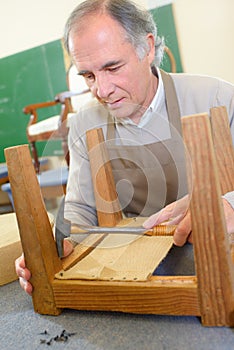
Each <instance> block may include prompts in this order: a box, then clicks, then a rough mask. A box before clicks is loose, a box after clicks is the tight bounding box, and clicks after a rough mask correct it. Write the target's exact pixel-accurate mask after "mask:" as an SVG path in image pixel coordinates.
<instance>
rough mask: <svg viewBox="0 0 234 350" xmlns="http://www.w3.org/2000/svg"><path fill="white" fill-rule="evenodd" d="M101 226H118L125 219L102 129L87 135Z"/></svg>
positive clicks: (94, 130) (91, 131)
mask: <svg viewBox="0 0 234 350" xmlns="http://www.w3.org/2000/svg"><path fill="white" fill-rule="evenodd" d="M86 137H87V146H88V151H89V159H90V163H91V164H92V166H91V173H92V180H93V185H94V195H95V201H96V207H97V217H98V223H99V226H116V225H117V224H118V223H119V222H120V221H121V220H122V218H123V215H122V211H121V209H120V204H119V200H118V196H117V192H116V188H115V182H114V176H113V173H112V168H111V163H110V160H109V155H108V153H107V152H108V151H107V149H106V146H105V141H104V137H103V133H102V129H93V130H89V131H87V133H86Z"/></svg>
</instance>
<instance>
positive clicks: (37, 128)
mask: <svg viewBox="0 0 234 350" xmlns="http://www.w3.org/2000/svg"><path fill="white" fill-rule="evenodd" d="M91 99H93V96H92V94H91V93H86V94H82V95H74V96H73V97H72V98H71V100H72V106H73V109H74V110H76V109H77V108H75V107H77V106H78V107H80V106H82V105H84V104H85V103H86V102H88V101H90V100H91ZM75 114H76V113H75V112H74V113H68V114H67V120H66V126H67V127H68V128H69V126H70V119H71V117H72V116H73V115H75ZM60 118H61V117H60V115H54V116H51V117H49V118H47V119H44V120H42V121H40V122H38V123H35V124H32V125H30V126H29V127H28V134H29V135H30V136H35V135H40V134H42V133H45V132H53V131H57V130H58V129H59V121H60Z"/></svg>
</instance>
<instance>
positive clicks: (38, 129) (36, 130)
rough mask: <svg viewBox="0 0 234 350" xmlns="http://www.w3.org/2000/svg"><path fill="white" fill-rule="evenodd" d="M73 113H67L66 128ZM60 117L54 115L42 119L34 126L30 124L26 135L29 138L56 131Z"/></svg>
mask: <svg viewBox="0 0 234 350" xmlns="http://www.w3.org/2000/svg"><path fill="white" fill-rule="evenodd" d="M74 114H75V113H68V115H67V121H66V123H67V127H69V119H70V118H71V117H72V116H73V115H74ZM59 120H60V115H55V116H53V117H50V118H47V119H44V120H42V121H40V122H38V123H36V124H32V125H30V126H29V127H28V134H29V135H30V136H35V135H39V134H42V133H44V132H48V131H50V132H51V131H57V130H58V128H59Z"/></svg>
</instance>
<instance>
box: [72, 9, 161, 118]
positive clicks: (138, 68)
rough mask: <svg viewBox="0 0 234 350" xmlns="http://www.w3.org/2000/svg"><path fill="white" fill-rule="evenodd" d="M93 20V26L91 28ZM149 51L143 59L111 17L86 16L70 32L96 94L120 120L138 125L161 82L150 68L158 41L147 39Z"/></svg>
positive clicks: (79, 64) (78, 59)
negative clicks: (128, 120)
mask: <svg viewBox="0 0 234 350" xmlns="http://www.w3.org/2000/svg"><path fill="white" fill-rule="evenodd" d="M89 19H91V20H92V24H91V25H89ZM147 41H148V44H149V51H148V52H147V53H146V55H145V57H144V58H143V59H141V60H140V59H139V58H138V56H137V54H136V51H135V48H134V47H133V46H132V45H131V44H130V43H129V42H128V41H127V40H126V37H125V31H124V30H123V29H122V27H121V26H120V25H119V24H118V22H116V21H115V20H113V19H112V18H111V17H109V16H107V15H99V16H98V15H96V17H95V21H94V19H93V17H89V16H88V17H86V18H85V20H83V22H82V23H81V24H79V27H78V30H77V29H76V30H73V31H71V33H70V40H69V47H70V52H71V55H72V57H73V60H74V62H75V65H76V67H77V69H78V72H79V74H81V75H83V77H84V78H85V80H86V83H87V85H88V87H89V88H90V90H91V92H92V93H93V95H94V96H95V97H96V98H97V99H98V100H99V101H100V102H101V103H103V104H104V105H105V106H106V108H107V109H108V110H109V111H110V112H111V114H112V115H114V116H115V117H117V118H123V117H129V118H131V119H132V120H133V121H134V122H136V123H138V122H139V119H140V117H141V116H142V114H143V112H144V110H145V108H147V107H148V106H149V104H150V102H151V101H152V98H153V96H154V94H155V91H156V84H157V80H156V78H155V77H154V76H153V74H152V72H151V68H150V65H151V63H152V61H153V58H154V39H153V37H152V36H151V35H150V34H149V35H148V36H147Z"/></svg>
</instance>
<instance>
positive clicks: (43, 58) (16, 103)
mask: <svg viewBox="0 0 234 350" xmlns="http://www.w3.org/2000/svg"><path fill="white" fill-rule="evenodd" d="M63 62H64V60H63V51H62V46H61V41H60V40H56V41H53V42H51V43H48V44H45V45H42V46H39V47H35V48H32V49H30V50H26V51H23V52H20V53H18V54H15V55H12V56H8V57H5V58H3V59H1V60H0V162H4V161H5V158H4V148H5V147H9V146H14V145H19V144H24V143H27V138H26V126H27V123H28V120H29V116H28V115H25V114H24V113H23V112H22V109H23V107H24V106H26V105H28V104H31V103H37V102H43V101H50V100H53V99H54V96H55V95H56V93H58V92H61V91H65V90H66V89H67V86H66V74H65V68H64V63H63ZM58 112H59V108H57V106H56V107H52V108H47V109H43V110H41V112H40V114H39V119H43V117H45V116H48V113H49V115H53V114H57V113H58ZM51 144H52V143H51ZM43 147H44V145H43V143H40V146H39V153H40V154H41V153H42V149H43ZM53 148H58V147H57V146H55V145H53V144H52V145H51V148H50V147H49V148H48V147H46V149H49V150H50V151H49V152H50V153H52V154H53Z"/></svg>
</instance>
